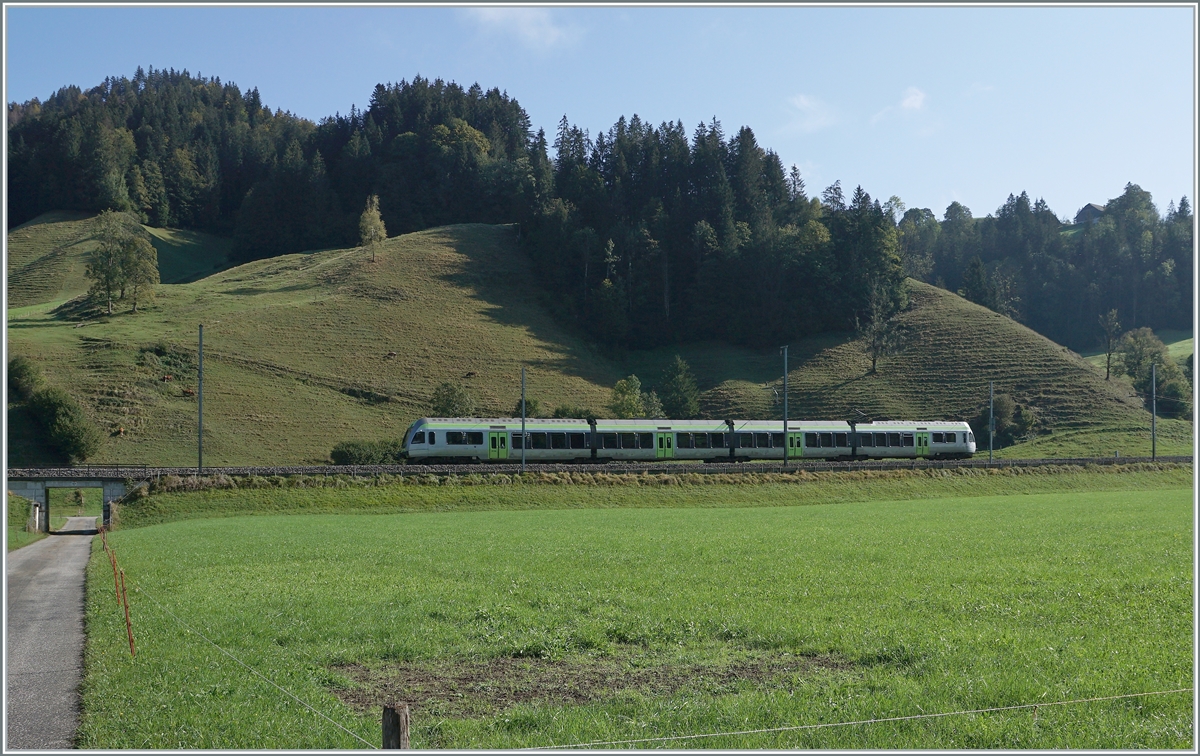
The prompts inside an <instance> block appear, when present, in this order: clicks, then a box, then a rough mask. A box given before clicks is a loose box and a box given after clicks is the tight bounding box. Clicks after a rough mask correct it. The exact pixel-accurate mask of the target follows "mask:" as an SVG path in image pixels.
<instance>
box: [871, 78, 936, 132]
mask: <svg viewBox="0 0 1200 756" xmlns="http://www.w3.org/2000/svg"><path fill="white" fill-rule="evenodd" d="M924 109H925V93H924V92H922V91H921V90H919V89H917V88H916V87H909V88H908V89H906V90H904V93H903V94H902V95H901V96H900V103H899V104H898V105H888V106H887V107H886V108H884V109H883V110H881V111H879V112H878V113H876V114H875V115H873V116H871V123H872V124H875V123H878V122H879V121H880V120H881V119H883V118H884V117H885V116H888V115H890V114H892V113H895V112H896V111H898V110H900V111H908V112H910V113H911V112H914V111H918V110H924Z"/></svg>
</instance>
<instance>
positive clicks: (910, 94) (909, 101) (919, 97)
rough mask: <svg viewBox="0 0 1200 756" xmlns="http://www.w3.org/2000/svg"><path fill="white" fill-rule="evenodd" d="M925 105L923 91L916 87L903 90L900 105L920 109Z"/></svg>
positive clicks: (910, 108)
mask: <svg viewBox="0 0 1200 756" xmlns="http://www.w3.org/2000/svg"><path fill="white" fill-rule="evenodd" d="M924 106H925V93H924V92H922V91H921V90H919V89H917V88H916V87H909V88H908V89H906V90H904V98H903V99H901V100H900V107H901V108H903V109H905V110H920V109H921V108H923V107H924Z"/></svg>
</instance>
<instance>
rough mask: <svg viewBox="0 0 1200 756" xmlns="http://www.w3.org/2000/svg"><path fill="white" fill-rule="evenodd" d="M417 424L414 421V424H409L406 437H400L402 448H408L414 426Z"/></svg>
mask: <svg viewBox="0 0 1200 756" xmlns="http://www.w3.org/2000/svg"><path fill="white" fill-rule="evenodd" d="M416 425H417V424H416V423H413V424H412V425H410V426H408V430H406V431H404V438H402V439H400V448H401V449H407V448H408V439H410V438H412V432H413V428H415V427H416Z"/></svg>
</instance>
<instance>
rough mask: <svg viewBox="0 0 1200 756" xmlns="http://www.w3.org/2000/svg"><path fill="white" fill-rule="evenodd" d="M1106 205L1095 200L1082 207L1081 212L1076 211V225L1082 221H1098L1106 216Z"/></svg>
mask: <svg viewBox="0 0 1200 756" xmlns="http://www.w3.org/2000/svg"><path fill="white" fill-rule="evenodd" d="M1105 207H1106V206H1105V205H1097V204H1096V203H1095V202H1089V203H1087V204H1086V205H1084V206H1083V207H1082V208H1080V210H1079V212H1077V213H1075V225H1079V224H1081V223H1097V222H1099V220H1100V218H1102V217H1103V216H1104V208H1105Z"/></svg>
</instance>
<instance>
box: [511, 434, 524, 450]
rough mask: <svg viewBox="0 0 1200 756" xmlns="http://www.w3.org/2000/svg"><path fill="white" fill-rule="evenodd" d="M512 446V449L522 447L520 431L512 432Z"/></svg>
mask: <svg viewBox="0 0 1200 756" xmlns="http://www.w3.org/2000/svg"><path fill="white" fill-rule="evenodd" d="M512 448H513V449H520V448H522V447H521V434H520V433H514V434H512Z"/></svg>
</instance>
